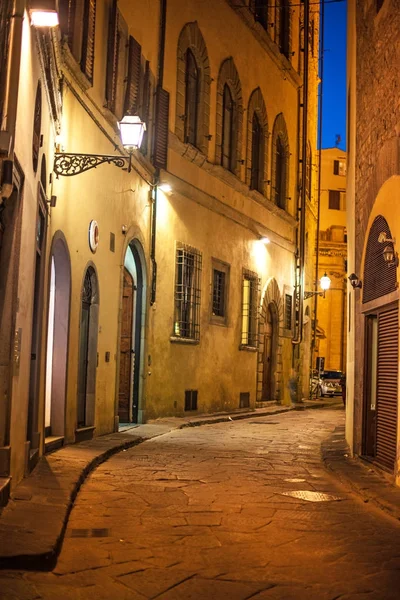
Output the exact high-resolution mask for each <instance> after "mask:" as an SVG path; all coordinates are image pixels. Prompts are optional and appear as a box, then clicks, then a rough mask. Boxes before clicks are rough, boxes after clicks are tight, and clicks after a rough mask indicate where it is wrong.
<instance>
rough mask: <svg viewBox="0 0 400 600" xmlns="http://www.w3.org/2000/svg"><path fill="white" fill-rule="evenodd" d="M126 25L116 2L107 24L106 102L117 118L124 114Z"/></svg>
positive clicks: (126, 58) (126, 55) (126, 63)
mask: <svg viewBox="0 0 400 600" xmlns="http://www.w3.org/2000/svg"><path fill="white" fill-rule="evenodd" d="M127 48H128V26H127V24H126V22H125V21H124V19H123V17H122V15H121V13H120V12H119V10H117V3H116V1H115V0H114V3H113V5H112V7H111V12H110V18H109V24H108V47H107V69H106V102H107V108H109V109H110V110H111V112H112V113H114V115H115V116H116V118H117V119H118V120H121V119H122V117H123V116H124V101H125V88H126V82H127V74H128V51H127Z"/></svg>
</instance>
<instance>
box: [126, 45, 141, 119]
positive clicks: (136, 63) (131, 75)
mask: <svg viewBox="0 0 400 600" xmlns="http://www.w3.org/2000/svg"><path fill="white" fill-rule="evenodd" d="M141 57H142V47H141V45H140V44H139V43H138V42H137V41H136V40H135V38H133V37H132V36H129V58H128V81H127V85H126V95H125V105H124V114H125V115H135V114H137V112H138V109H139V98H140V84H141V81H140V80H141Z"/></svg>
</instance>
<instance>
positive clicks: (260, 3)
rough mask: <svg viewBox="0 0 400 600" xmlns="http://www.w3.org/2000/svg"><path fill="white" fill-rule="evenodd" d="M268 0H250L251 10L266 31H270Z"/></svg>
mask: <svg viewBox="0 0 400 600" xmlns="http://www.w3.org/2000/svg"><path fill="white" fill-rule="evenodd" d="M268 4H269V2H268V0H250V5H249V6H250V10H251V12H252V13H253V15H254V18H255V20H256V21H258V22H259V23H260V24H261V25H262V26H263V27H264V29H265V30H266V31H268Z"/></svg>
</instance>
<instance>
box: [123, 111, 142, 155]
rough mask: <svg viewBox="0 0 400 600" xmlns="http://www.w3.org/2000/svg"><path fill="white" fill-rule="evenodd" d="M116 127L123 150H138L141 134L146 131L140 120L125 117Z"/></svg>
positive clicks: (136, 117) (133, 117)
mask: <svg viewBox="0 0 400 600" xmlns="http://www.w3.org/2000/svg"><path fill="white" fill-rule="evenodd" d="M118 126H119V130H120V132H121V141H122V145H123V146H124V148H140V145H141V143H142V140H143V134H144V132H145V131H146V125H145V123H143V121H141V120H140V117H138V116H137V115H135V116H128V115H126V116H125V117H124V118H123V119H122V121H120V122H119V123H118Z"/></svg>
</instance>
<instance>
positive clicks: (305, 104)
mask: <svg viewBox="0 0 400 600" xmlns="http://www.w3.org/2000/svg"><path fill="white" fill-rule="evenodd" d="M309 16H310V3H309V0H304V69H303V116H302V128H301V133H302V144H301V153H302V171H301V194H300V225H299V234H298V252H299V254H298V257H299V263H298V265H297V267H298V269H299V271H298V273H296V276H297V278H298V282H297V286H298V288H297V289H298V299H299V301H298V325H297V332H296V336H295V337H294V338H293V339H292V344H294V345H299V344H301V342H302V339H303V305H304V259H305V237H306V235H305V233H306V192H307V190H306V178H307V142H308V135H307V132H308V122H307V119H308V42H309V41H308V35H309ZM299 238H300V239H299ZM296 308H297V307H296Z"/></svg>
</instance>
